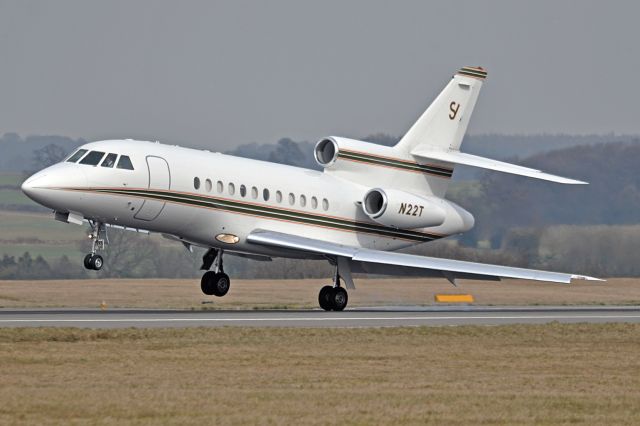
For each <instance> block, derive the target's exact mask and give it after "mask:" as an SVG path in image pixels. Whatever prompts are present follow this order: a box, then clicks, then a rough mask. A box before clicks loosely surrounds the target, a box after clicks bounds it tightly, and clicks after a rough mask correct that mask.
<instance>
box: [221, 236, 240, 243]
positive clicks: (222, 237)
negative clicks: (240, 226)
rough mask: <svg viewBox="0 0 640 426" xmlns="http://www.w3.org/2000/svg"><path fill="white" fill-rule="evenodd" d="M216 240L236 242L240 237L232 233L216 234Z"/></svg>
mask: <svg viewBox="0 0 640 426" xmlns="http://www.w3.org/2000/svg"><path fill="white" fill-rule="evenodd" d="M216 240H218V241H220V242H223V243H227V244H236V243H237V242H238V241H240V238H239V237H238V236H237V235H233V234H218V235H216Z"/></svg>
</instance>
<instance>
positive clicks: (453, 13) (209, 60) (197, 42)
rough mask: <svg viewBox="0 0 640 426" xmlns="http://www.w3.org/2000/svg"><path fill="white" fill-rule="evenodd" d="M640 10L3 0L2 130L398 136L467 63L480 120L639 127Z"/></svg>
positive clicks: (215, 137) (546, 4)
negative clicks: (474, 77) (483, 71)
mask: <svg viewBox="0 0 640 426" xmlns="http://www.w3.org/2000/svg"><path fill="white" fill-rule="evenodd" d="M639 5H640V3H638V2H632V1H629V2H615V1H606V2H605V1H580V2H578V1H566V2H565V1H558V0H556V1H531V2H526V3H525V2H518V1H504V2H498V1H488V2H487V1H485V2H480V1H468V2H467V1H460V0H457V1H441V2H426V1H415V2H410V1H370V0H367V1H345V0H338V1H329V0H322V1H315V2H306V1H300V0H294V1H274V0H270V1H255V2H248V1H238V0H234V1H228V2H219V1H218V2H216V1H201V2H199V1H171V2H169V1H156V0H154V1H108V2H105V1H100V2H97V1H96V2H92V1H84V0H82V1H59V0H58V1H55V2H52V1H24V0H16V1H7V0H0V133H4V132H18V133H20V134H22V135H28V134H59V135H65V136H72V137H83V138H86V139H90V140H95V139H103V138H108V137H122V138H124V137H132V138H143V139H150V140H160V141H165V142H171V143H180V144H183V145H188V146H201V147H205V146H207V147H212V148H218V149H227V148H231V147H233V146H236V145H239V144H242V143H247V142H254V141H255V142H274V141H276V140H277V139H278V138H280V137H284V136H288V137H292V138H294V139H297V140H315V139H318V138H320V137H322V136H325V135H329V134H332V135H333V134H337V135H345V136H364V135H366V134H369V133H376V132H384V133H389V134H394V135H396V134H401V133H403V132H404V131H405V130H406V129H407V128H408V127H409V126H410V125H411V123H412V122H413V121H414V120H415V119H416V118H417V116H419V115H420V114H421V113H422V111H423V110H424V109H425V108H426V106H427V105H428V104H429V103H430V102H431V100H432V99H433V97H434V96H435V95H436V94H437V93H438V92H439V91H440V90H441V89H442V87H443V86H444V85H445V84H446V83H447V81H448V80H449V78H450V77H451V75H452V74H453V73H454V72H455V71H456V70H457V69H458V68H459V67H461V66H463V65H481V66H483V67H485V68H487V70H488V72H489V77H488V80H487V82H486V84H485V85H484V88H483V93H482V94H481V96H480V100H479V102H478V105H477V108H476V112H475V114H474V117H473V118H472V120H471V126H470V132H472V133H491V132H497V133H525V134H528V133H560V132H562V133H580V134H583V133H608V132H616V133H640V115H639V114H638V112H639V108H638V99H640V88H639V86H640V85H639V84H638V82H637V81H636V78H638V77H637V76H638V72H639V70H640V48H639V44H640V25H638V17H640V6H639Z"/></svg>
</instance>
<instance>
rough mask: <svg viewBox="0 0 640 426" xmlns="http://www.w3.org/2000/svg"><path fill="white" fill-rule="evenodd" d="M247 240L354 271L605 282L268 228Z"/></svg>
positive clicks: (473, 277) (483, 278)
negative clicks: (359, 245)
mask: <svg viewBox="0 0 640 426" xmlns="http://www.w3.org/2000/svg"><path fill="white" fill-rule="evenodd" d="M247 241H248V242H250V243H253V244H259V245H265V246H270V247H278V248H285V249H289V250H296V251H303V252H307V253H314V254H321V255H325V256H328V257H334V258H336V259H337V260H339V259H340V257H342V258H346V259H349V260H350V261H349V264H350V265H349V266H350V271H351V272H364V273H371V274H381V275H413V276H423V277H424V276H427V277H445V278H447V279H449V280H450V281H451V279H458V278H459V279H476V280H494V281H495V280H499V279H500V278H518V279H525V280H536V281H548V282H557V283H567V284H568V283H570V282H571V280H572V279H583V280H594V281H602V280H600V279H598V278H593V277H587V276H583V275H573V274H565V273H559V272H548V271H539V270H535V269H524V268H514V267H510V266H500V265H490V264H486V263H474V262H465V261H461V260H451V259H441V258H437V257H426V256H417V255H412V254H405V253H395V252H385V251H380V250H370V249H364V248H357V247H351V246H346V245H341V244H335V243H330V242H327V241H321V240H315V239H311V238H306V237H299V236H297V235H290V234H285V233H281V232H274V231H266V230H255V231H253V232H252V233H251V234H249V236H248V237H247ZM338 266H339V267H340V265H338Z"/></svg>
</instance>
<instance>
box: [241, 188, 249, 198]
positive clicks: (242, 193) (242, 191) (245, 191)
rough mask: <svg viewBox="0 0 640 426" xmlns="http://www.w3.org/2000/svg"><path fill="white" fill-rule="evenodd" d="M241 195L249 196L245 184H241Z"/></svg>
mask: <svg viewBox="0 0 640 426" xmlns="http://www.w3.org/2000/svg"><path fill="white" fill-rule="evenodd" d="M240 196H241V197H242V198H244V197H246V196H247V187H246V186H244V185H240Z"/></svg>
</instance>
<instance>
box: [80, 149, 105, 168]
mask: <svg viewBox="0 0 640 426" xmlns="http://www.w3.org/2000/svg"><path fill="white" fill-rule="evenodd" d="M102 157H104V152H100V151H91V152H90V153H88V154H87V155H86V156H85V157H84V158H83V159H82V160H80V164H88V165H89V166H97V165H98V163H99V162H100V160H102Z"/></svg>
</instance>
